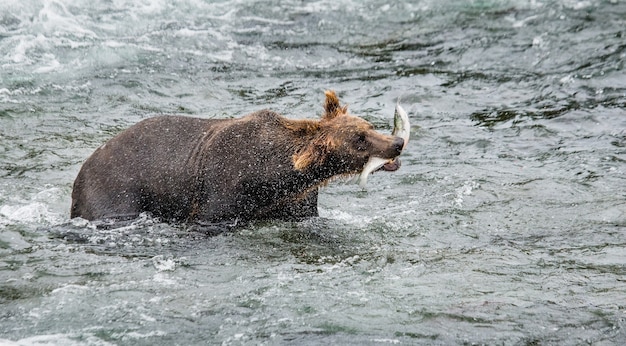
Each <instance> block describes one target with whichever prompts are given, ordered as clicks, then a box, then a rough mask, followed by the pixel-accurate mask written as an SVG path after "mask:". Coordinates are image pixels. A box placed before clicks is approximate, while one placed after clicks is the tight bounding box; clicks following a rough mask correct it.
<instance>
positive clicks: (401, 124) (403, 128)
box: [357, 103, 411, 187]
mask: <svg viewBox="0 0 626 346" xmlns="http://www.w3.org/2000/svg"><path fill="white" fill-rule="evenodd" d="M410 133H411V125H410V124H409V116H408V114H407V113H406V111H405V110H404V109H403V108H402V106H400V103H397V104H396V111H395V113H394V117H393V131H392V132H391V135H392V136H397V137H400V138H402V139H403V140H404V144H403V146H402V149H404V148H406V145H407V143H408V142H409V136H410ZM399 168H400V159H398V157H394V158H392V159H389V158H386V159H385V158H382V157H378V156H372V157H370V158H369V159H368V160H367V163H365V165H364V166H363V169H362V170H361V173H360V174H359V176H358V179H357V181H358V183H359V185H360V186H361V187H365V184H366V183H367V176H368V175H369V174H370V173H372V172H376V171H378V170H383V171H387V172H393V171H397V170H398V169H399Z"/></svg>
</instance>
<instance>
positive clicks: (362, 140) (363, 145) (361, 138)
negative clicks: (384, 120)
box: [355, 133, 369, 150]
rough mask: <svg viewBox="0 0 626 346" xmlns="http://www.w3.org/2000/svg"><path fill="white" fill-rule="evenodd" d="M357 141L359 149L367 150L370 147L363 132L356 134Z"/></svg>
mask: <svg viewBox="0 0 626 346" xmlns="http://www.w3.org/2000/svg"><path fill="white" fill-rule="evenodd" d="M355 142H356V149H357V150H367V148H368V147H369V143H368V142H367V137H366V136H365V135H364V134H362V133H361V134H359V135H357V136H356V138H355Z"/></svg>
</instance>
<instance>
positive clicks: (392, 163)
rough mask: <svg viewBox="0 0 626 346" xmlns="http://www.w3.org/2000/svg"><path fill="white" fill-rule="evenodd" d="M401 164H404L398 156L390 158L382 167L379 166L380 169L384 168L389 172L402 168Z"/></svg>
mask: <svg viewBox="0 0 626 346" xmlns="http://www.w3.org/2000/svg"><path fill="white" fill-rule="evenodd" d="M401 165H402V162H401V161H400V159H399V158H397V157H396V158H395V159H393V160H389V161H387V162H386V163H384V164H383V165H382V167H380V168H379V170H383V171H387V172H395V171H397V170H398V169H399V168H400V166H401Z"/></svg>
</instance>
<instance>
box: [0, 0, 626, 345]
mask: <svg viewBox="0 0 626 346" xmlns="http://www.w3.org/2000/svg"><path fill="white" fill-rule="evenodd" d="M625 61H626V3H624V2H623V1H619V0H613V1H600V0H596V1H594V0H590V1H570V0H561V1H434V0H431V1H417V2H410V3H403V2H389V3H387V2H384V1H377V0H368V1H356V0H340V1H313V2H301V1H263V2H261V1H256V2H255V1H234V2H233V1H223V2H213V1H199V0H198V1H192V0H188V1H143V2H142V1H125V0H120V1H91V2H86V1H78V0H61V1H52V0H44V1H35V0H27V1H9V2H8V3H7V2H3V3H2V4H0V344H9V345H42V344H49V345H56V344H64V345H83V344H86V345H111V344H113V345H157V344H158V345H173V344H179V345H190V344H224V345H238V344H254V345H256V344H268V345H274V344H298V345H301V344H304V345H317V344H349V345H362V344H424V345H430V344H435V345H451V344H452V345H454V344H468V345H471V344H489V345H499V344H504V345H580V344H593V345H613V344H616V345H617V344H622V343H623V342H624V341H625V340H626V234H625V232H626V176H625V172H626V73H625V70H624V64H625ZM325 89H334V90H336V91H337V92H338V93H339V95H340V97H341V98H342V100H343V101H344V102H346V103H348V104H349V107H350V110H351V112H352V113H353V114H356V115H360V116H363V117H364V118H366V119H368V120H369V121H371V122H372V123H374V124H375V126H376V127H377V128H378V129H379V130H380V131H382V132H389V131H390V130H391V121H392V116H393V108H394V106H395V103H396V101H397V100H398V98H400V100H401V103H402V104H403V106H404V108H405V109H406V110H407V111H408V112H409V113H410V117H411V122H412V124H413V125H414V126H413V133H412V137H411V142H410V145H409V147H408V148H406V150H405V151H404V153H403V166H402V168H401V169H400V170H399V171H397V172H395V173H377V174H374V175H373V176H372V177H370V179H369V182H368V187H367V190H362V189H361V188H359V187H358V186H357V185H350V184H343V183H340V182H337V183H334V184H331V185H330V186H328V187H326V188H325V189H324V190H323V191H322V193H321V196H320V214H321V217H320V218H317V219H312V220H307V221H304V222H299V223H283V222H270V223H263V224H258V225H254V226H250V227H245V228H243V229H239V230H236V231H233V232H229V233H226V234H221V235H217V236H208V235H205V234H203V233H201V232H194V231H190V230H188V229H186V228H185V227H182V226H171V225H166V224H162V223H159V222H157V221H156V220H151V219H148V218H141V219H139V220H136V221H135V222H133V223H132V224H128V225H124V226H119V227H115V228H111V229H95V227H94V226H93V225H91V224H89V223H87V222H84V221H80V220H69V203H70V193H71V184H72V182H73V180H74V178H75V176H76V174H77V173H78V170H79V168H80V165H81V163H82V162H83V161H84V160H85V159H86V158H87V157H88V156H89V155H90V154H91V152H92V151H93V150H94V149H95V148H96V147H98V146H99V145H100V144H102V143H103V142H104V141H106V140H107V139H109V138H111V137H112V136H113V135H115V134H116V133H118V132H119V131H121V130H122V129H124V128H126V127H128V126H130V125H132V124H134V123H135V122H137V121H139V120H141V119H143V118H146V117H149V116H152V115H155V114H173V113H176V114H188V115H191V116H200V117H206V118H213V117H217V118H223V117H231V116H241V115H244V114H246V113H249V112H252V111H256V110H259V109H262V108H271V109H273V110H275V111H278V112H280V113H282V114H285V115H287V116H289V117H293V118H307V117H308V118H310V117H316V116H318V115H319V114H320V113H321V110H322V109H321V102H322V100H323V91H324V90H325Z"/></svg>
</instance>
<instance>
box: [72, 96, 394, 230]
mask: <svg viewBox="0 0 626 346" xmlns="http://www.w3.org/2000/svg"><path fill="white" fill-rule="evenodd" d="M403 146H404V140H403V139H402V138H400V137H395V136H389V135H384V134H381V133H378V132H376V131H374V128H373V126H372V125H371V124H370V123H369V122H367V121H366V120H364V119H361V118H359V117H356V116H353V115H350V114H348V110H347V106H341V105H340V104H339V99H338V98H337V95H336V94H335V92H333V91H326V100H325V103H324V114H323V116H322V118H321V119H320V120H309V119H301V120H294V119H287V118H284V117H282V116H280V115H279V114H277V113H274V112H272V111H269V110H262V111H258V112H255V113H252V114H249V115H247V116H244V117H242V118H238V119H199V118H192V117H184V116H159V117H154V118H149V119H146V120H143V121H141V122H139V123H137V124H135V125H133V126H131V127H130V128H128V129H127V130H125V131H123V132H121V133H120V134H118V135H117V136H115V137H114V138H112V139H111V140H109V141H108V142H107V143H105V144H103V145H102V146H100V147H99V148H98V149H96V151H95V152H94V153H93V154H92V155H91V157H89V158H88V159H87V161H86V162H85V163H84V164H83V166H82V168H81V170H80V172H79V173H78V176H77V178H76V180H75V181H74V189H73V191H72V206H71V217H72V218H74V217H82V218H85V219H88V220H105V219H112V220H122V219H131V218H136V217H137V216H138V215H139V214H140V213H142V212H148V213H151V214H152V215H154V216H156V217H160V218H163V219H165V220H168V221H180V222H198V223H220V222H232V221H237V220H239V221H253V220H263V219H299V218H305V217H312V216H317V215H318V213H317V193H318V188H319V187H320V186H323V185H325V184H326V183H327V182H328V181H329V180H331V179H333V178H334V177H337V176H345V175H351V174H358V173H359V172H361V170H362V169H363V166H364V165H365V164H366V162H367V161H368V159H369V158H370V157H371V156H376V157H381V158H384V159H389V160H390V161H389V163H388V164H386V165H385V166H383V167H382V169H383V170H388V171H392V170H396V169H397V168H398V166H399V161H398V160H397V159H396V158H397V156H398V155H400V153H401V151H402V148H403Z"/></svg>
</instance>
